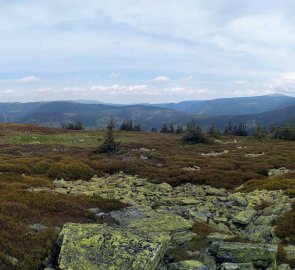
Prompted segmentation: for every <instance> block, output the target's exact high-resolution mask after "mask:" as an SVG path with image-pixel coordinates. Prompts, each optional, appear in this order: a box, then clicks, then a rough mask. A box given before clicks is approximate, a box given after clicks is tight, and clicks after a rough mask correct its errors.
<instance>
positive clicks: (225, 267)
mask: <svg viewBox="0 0 295 270" xmlns="http://www.w3.org/2000/svg"><path fill="white" fill-rule="evenodd" d="M221 270H254V266H253V263H223V264H222V265H221Z"/></svg>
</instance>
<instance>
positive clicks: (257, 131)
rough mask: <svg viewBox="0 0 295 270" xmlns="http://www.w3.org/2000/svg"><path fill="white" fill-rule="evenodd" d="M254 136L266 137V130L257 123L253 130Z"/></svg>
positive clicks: (257, 137) (258, 137)
mask: <svg viewBox="0 0 295 270" xmlns="http://www.w3.org/2000/svg"><path fill="white" fill-rule="evenodd" d="M253 137H254V138H256V139H259V140H261V139H263V138H265V137H266V132H265V130H264V129H263V128H262V127H261V126H260V125H257V126H256V128H255V130H254V132H253Z"/></svg>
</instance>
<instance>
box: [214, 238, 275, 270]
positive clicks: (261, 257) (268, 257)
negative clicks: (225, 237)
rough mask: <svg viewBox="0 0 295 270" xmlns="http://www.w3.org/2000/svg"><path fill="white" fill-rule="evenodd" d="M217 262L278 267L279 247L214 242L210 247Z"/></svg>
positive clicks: (263, 267)
mask: <svg viewBox="0 0 295 270" xmlns="http://www.w3.org/2000/svg"><path fill="white" fill-rule="evenodd" d="M209 251H210V253H212V254H213V255H214V256H215V257H216V261H217V262H232V263H253V265H254V267H255V268H262V269H266V268H268V267H276V256H277V251H278V247H277V245H270V244H252V243H239V242H214V243H212V244H211V246H210V247H209Z"/></svg>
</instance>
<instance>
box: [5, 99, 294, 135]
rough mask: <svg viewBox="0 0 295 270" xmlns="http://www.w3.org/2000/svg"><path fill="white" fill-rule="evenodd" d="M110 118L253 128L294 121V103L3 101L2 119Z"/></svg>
mask: <svg viewBox="0 0 295 270" xmlns="http://www.w3.org/2000/svg"><path fill="white" fill-rule="evenodd" d="M110 117H114V118H115V119H116V122H117V125H119V124H120V123H121V122H122V121H123V120H126V119H129V120H132V121H133V123H135V124H141V125H142V127H143V128H144V129H145V130H150V129H151V128H157V129H159V128H161V127H162V126H163V124H164V123H167V124H168V125H169V124H170V123H171V122H172V123H173V124H174V125H181V126H185V125H186V124H187V123H188V122H190V121H194V122H196V123H197V124H199V125H200V126H202V127H205V128H208V127H209V126H210V125H211V123H215V124H216V125H217V127H219V128H224V127H225V125H226V124H227V123H228V122H229V121H231V122H232V124H239V123H240V122H244V123H247V125H248V126H249V127H254V126H256V125H257V124H258V123H259V124H261V125H263V126H267V127H269V126H272V125H275V124H279V125H281V124H283V123H295V105H293V106H289V107H286V108H281V109H277V110H273V111H268V112H263V113H256V114H246V115H245V114H244V115H223V116H205V115H197V114H190V113H186V112H182V111H178V110H173V109H167V108H158V107H153V106H147V105H128V106H122V105H120V106H115V105H106V104H83V103H75V102H66V101H55V102H31V103H0V122H16V123H28V124H37V125H43V126H49V127H60V126H62V125H63V124H66V123H68V122H70V121H77V120H79V121H81V122H82V123H83V125H84V126H85V127H87V128H90V129H99V128H103V127H105V125H106V122H107V120H108V119H109V118H110Z"/></svg>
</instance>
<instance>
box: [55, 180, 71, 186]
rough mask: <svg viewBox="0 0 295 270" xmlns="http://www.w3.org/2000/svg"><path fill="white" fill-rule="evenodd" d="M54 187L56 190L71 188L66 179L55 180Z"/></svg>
mask: <svg viewBox="0 0 295 270" xmlns="http://www.w3.org/2000/svg"><path fill="white" fill-rule="evenodd" d="M53 186H54V187H56V188H67V187H69V183H68V182H66V181H65V180H64V179H60V180H54V181H53Z"/></svg>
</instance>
